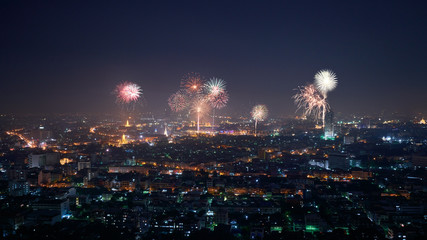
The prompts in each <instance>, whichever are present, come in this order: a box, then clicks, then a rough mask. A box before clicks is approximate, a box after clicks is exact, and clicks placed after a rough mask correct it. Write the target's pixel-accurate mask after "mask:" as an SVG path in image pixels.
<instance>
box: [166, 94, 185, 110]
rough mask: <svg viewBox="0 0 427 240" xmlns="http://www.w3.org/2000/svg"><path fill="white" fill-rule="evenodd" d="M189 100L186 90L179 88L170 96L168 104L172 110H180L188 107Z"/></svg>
mask: <svg viewBox="0 0 427 240" xmlns="http://www.w3.org/2000/svg"><path fill="white" fill-rule="evenodd" d="M188 100H189V98H188V96H187V93H186V91H183V90H178V92H176V93H174V94H172V95H171V96H170V97H169V99H168V104H169V107H170V108H171V110H172V111H174V112H180V111H183V110H184V109H186V108H187V106H188Z"/></svg>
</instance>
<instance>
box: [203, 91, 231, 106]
mask: <svg viewBox="0 0 427 240" xmlns="http://www.w3.org/2000/svg"><path fill="white" fill-rule="evenodd" d="M208 101H209V103H210V105H211V106H212V107H213V108H214V109H215V108H216V109H221V108H223V107H225V106H226V105H227V102H228V93H227V92H226V91H225V90H223V91H221V92H219V93H218V94H215V95H213V94H212V95H208Z"/></svg>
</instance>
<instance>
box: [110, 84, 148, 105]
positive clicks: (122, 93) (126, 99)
mask: <svg viewBox="0 0 427 240" xmlns="http://www.w3.org/2000/svg"><path fill="white" fill-rule="evenodd" d="M116 94H117V101H118V102H120V103H132V102H136V101H138V100H139V98H140V97H141V94H142V89H141V87H140V86H138V85H137V84H135V83H132V82H123V83H120V84H119V85H117V87H116Z"/></svg>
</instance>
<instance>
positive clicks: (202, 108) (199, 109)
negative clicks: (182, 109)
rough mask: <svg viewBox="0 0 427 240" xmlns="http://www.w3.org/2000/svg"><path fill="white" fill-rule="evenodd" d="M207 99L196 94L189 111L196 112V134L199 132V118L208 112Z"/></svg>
mask: <svg viewBox="0 0 427 240" xmlns="http://www.w3.org/2000/svg"><path fill="white" fill-rule="evenodd" d="M207 101H208V99H207V98H206V96H204V95H202V94H198V95H197V97H195V98H193V101H192V102H193V106H192V109H191V110H190V111H192V112H196V114H197V133H199V132H200V117H201V116H202V115H203V114H204V113H206V112H207V111H208V105H207V104H206V103H207Z"/></svg>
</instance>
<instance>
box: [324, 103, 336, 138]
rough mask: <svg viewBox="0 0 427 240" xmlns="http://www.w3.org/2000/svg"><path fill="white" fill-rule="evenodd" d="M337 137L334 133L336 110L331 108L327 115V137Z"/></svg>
mask: <svg viewBox="0 0 427 240" xmlns="http://www.w3.org/2000/svg"><path fill="white" fill-rule="evenodd" d="M333 138H335V133H334V112H332V110H329V111H328V112H327V113H326V115H325V139H333Z"/></svg>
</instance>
